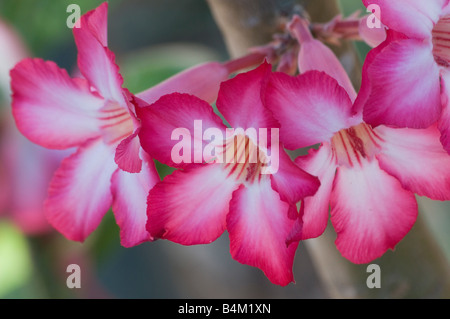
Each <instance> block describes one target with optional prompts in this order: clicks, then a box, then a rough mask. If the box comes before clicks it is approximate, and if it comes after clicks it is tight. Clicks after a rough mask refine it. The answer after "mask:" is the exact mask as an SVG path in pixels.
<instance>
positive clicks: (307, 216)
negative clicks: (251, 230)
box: [295, 143, 337, 239]
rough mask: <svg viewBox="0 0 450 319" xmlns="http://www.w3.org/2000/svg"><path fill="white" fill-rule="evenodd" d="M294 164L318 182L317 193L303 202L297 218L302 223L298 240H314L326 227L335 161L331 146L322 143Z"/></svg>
mask: <svg viewBox="0 0 450 319" xmlns="http://www.w3.org/2000/svg"><path fill="white" fill-rule="evenodd" d="M295 163H296V164H297V165H298V166H299V167H301V168H303V169H304V170H305V171H306V172H308V173H310V174H312V175H314V176H317V177H318V178H319V180H320V187H319V189H318V190H317V192H316V193H315V194H314V195H313V196H311V197H307V198H305V199H304V200H303V203H302V206H303V207H302V209H303V214H301V216H300V217H299V218H300V219H301V223H302V227H301V236H300V238H301V239H309V238H315V237H318V236H320V235H322V233H323V232H324V231H325V228H326V227H327V223H328V216H329V210H330V197H331V191H332V188H333V182H334V178H335V174H336V168H337V165H336V159H335V158H334V155H333V152H332V149H331V145H330V144H329V143H324V144H323V145H322V146H321V147H320V148H319V149H318V150H315V149H312V150H310V152H309V154H308V156H299V157H297V158H296V159H295Z"/></svg>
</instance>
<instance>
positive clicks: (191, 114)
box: [136, 93, 226, 167]
mask: <svg viewBox="0 0 450 319" xmlns="http://www.w3.org/2000/svg"><path fill="white" fill-rule="evenodd" d="M136 112H137V115H138V118H139V119H140V120H141V123H142V127H141V129H140V132H139V138H140V141H141V145H142V148H143V149H144V150H145V151H146V152H147V153H148V154H150V156H152V157H153V158H155V159H157V160H158V161H160V162H162V163H164V164H167V165H169V166H172V167H185V166H186V165H188V164H190V163H202V162H203V149H204V146H205V145H206V144H207V143H206V142H205V141H204V140H203V133H204V131H205V130H207V129H208V128H217V129H219V130H220V131H221V132H223V134H222V136H225V129H226V127H225V125H224V124H223V122H222V120H221V119H220V117H219V116H217V115H216V114H215V113H214V110H213V108H212V107H211V105H209V104H208V103H207V102H205V101H203V100H201V99H199V98H197V97H195V96H193V95H189V94H180V93H173V94H169V95H165V96H163V97H161V98H160V99H159V100H158V101H157V102H155V103H154V104H152V105H151V106H149V107H143V108H137V109H136ZM196 123H197V126H196ZM183 133H184V135H183ZM176 145H178V147H177V148H174V147H175V146H176ZM176 149H179V151H176V155H180V154H179V153H182V152H183V151H184V152H189V153H190V154H187V161H186V162H187V163H186V162H180V163H178V162H177V161H174V158H173V157H174V156H172V153H173V152H174V150H176ZM182 150H183V151H182ZM182 155H186V154H181V155H180V156H182ZM198 159H199V160H198Z"/></svg>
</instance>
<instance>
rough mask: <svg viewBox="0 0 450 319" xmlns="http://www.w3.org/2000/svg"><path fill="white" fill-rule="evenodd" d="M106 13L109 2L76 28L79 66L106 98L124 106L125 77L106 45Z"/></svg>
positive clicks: (84, 19)
mask: <svg viewBox="0 0 450 319" xmlns="http://www.w3.org/2000/svg"><path fill="white" fill-rule="evenodd" d="M107 15H108V3H107V2H104V3H103V4H101V5H100V6H99V7H98V8H97V9H95V10H92V11H89V12H88V13H86V14H84V15H83V16H82V17H81V19H80V27H79V28H73V35H74V38H75V43H76V45H77V48H78V66H79V68H80V71H81V73H82V74H83V75H84V77H85V78H86V79H87V80H88V81H89V83H90V84H91V85H92V86H94V87H95V88H96V89H97V91H98V92H99V93H100V94H101V95H102V96H103V97H104V98H105V99H107V100H112V101H116V102H117V103H119V104H120V105H122V106H124V107H125V106H126V102H125V99H124V96H123V92H122V84H123V78H122V76H121V75H120V73H119V67H118V66H117V65H116V63H115V56H114V53H112V52H111V51H110V50H109V49H108V47H107V45H108V44H107Z"/></svg>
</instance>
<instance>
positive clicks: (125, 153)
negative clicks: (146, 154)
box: [114, 130, 142, 173]
mask: <svg viewBox="0 0 450 319" xmlns="http://www.w3.org/2000/svg"><path fill="white" fill-rule="evenodd" d="M138 133H139V130H136V131H135V132H134V133H133V134H132V135H130V136H128V137H127V138H126V139H124V140H122V142H120V144H119V145H118V146H117V148H116V154H115V157H114V160H115V162H116V164H117V165H118V166H119V168H120V169H121V170H124V171H126V172H129V173H139V172H140V171H141V167H142V159H141V158H140V157H139V152H140V149H141V144H140V142H139V137H138Z"/></svg>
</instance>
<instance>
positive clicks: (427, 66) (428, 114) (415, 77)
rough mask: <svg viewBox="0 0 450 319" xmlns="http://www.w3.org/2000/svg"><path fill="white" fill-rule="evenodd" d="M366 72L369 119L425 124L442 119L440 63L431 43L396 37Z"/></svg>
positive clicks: (366, 115) (366, 114)
mask: <svg viewBox="0 0 450 319" xmlns="http://www.w3.org/2000/svg"><path fill="white" fill-rule="evenodd" d="M367 72H368V75H367V76H368V77H369V82H370V86H371V87H370V96H369V98H368V99H367V101H366V103H365V105H364V110H363V115H364V121H365V122H366V123H368V124H371V125H373V126H377V125H382V124H385V125H395V126H400V127H410V128H426V127H428V126H430V125H432V124H433V123H435V122H436V121H437V120H438V119H439V116H440V114H441V103H440V85H439V67H438V66H437V64H436V62H435V61H434V57H433V54H432V47H431V44H429V43H424V42H423V41H419V40H414V39H406V40H401V41H394V42H392V43H390V44H389V45H388V46H387V47H385V48H384V49H383V50H382V51H381V52H380V53H379V54H378V55H377V56H376V57H375V58H374V60H373V61H372V63H371V64H370V65H369V66H368V68H367Z"/></svg>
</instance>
